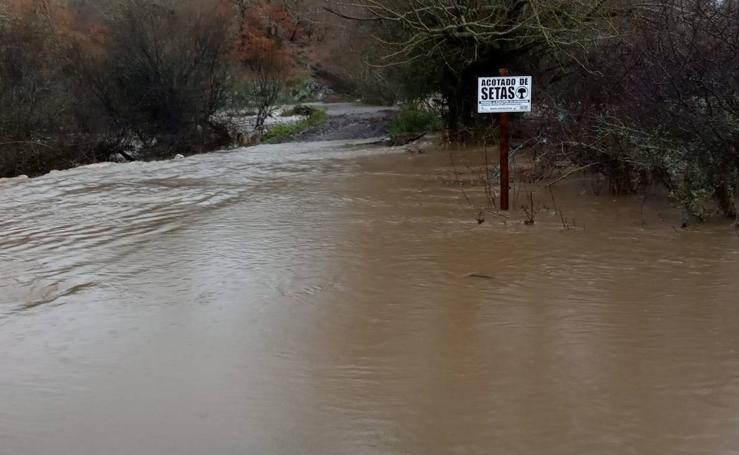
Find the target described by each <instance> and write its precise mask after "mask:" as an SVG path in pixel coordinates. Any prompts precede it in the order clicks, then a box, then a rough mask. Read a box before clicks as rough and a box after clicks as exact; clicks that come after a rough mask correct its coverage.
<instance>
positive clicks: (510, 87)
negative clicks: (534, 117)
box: [477, 76, 532, 114]
mask: <svg viewBox="0 0 739 455" xmlns="http://www.w3.org/2000/svg"><path fill="white" fill-rule="evenodd" d="M531 92H532V86H531V76H507V77H480V78H478V79H477V112H479V113H480V114H496V113H500V112H531Z"/></svg>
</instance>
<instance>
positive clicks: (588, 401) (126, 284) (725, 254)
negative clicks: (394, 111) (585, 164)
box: [0, 141, 739, 455]
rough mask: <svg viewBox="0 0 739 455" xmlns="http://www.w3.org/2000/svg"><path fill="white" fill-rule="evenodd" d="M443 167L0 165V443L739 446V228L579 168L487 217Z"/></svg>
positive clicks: (555, 448)
mask: <svg viewBox="0 0 739 455" xmlns="http://www.w3.org/2000/svg"><path fill="white" fill-rule="evenodd" d="M449 162H450V160H449V157H448V155H447V153H446V152H443V151H439V152H432V153H428V154H424V155H409V154H406V153H403V152H398V151H393V150H389V149H383V148H379V147H377V146H369V145H366V144H363V143H361V142H354V143H351V142H350V143H347V142H346V141H343V142H333V143H311V144H286V145H274V146H269V145H268V146H259V147H255V148H250V149H243V150H235V151H227V152H219V153H215V154H209V155H201V156H194V157H190V158H187V159H184V160H176V161H170V162H160V163H130V164H116V165H98V166H92V167H88V168H81V169H75V170H70V171H65V172H61V173H56V174H52V175H48V176H45V177H41V178H38V179H33V180H27V181H21V182H4V183H0V454H2V455H6V454H7V455H11V454H12V455H37V454H38V455H41V454H44V455H45V454H70V455H72V454H74V455H88V454H90V455H92V454H95V455H97V454H106V455H115V454H178V455H188V454H193V455H194V454H270V455H271V454H274V455H282V454H284V455H288V454H315V455H334V454H335V455H343V454H355V455H364V454H419V455H425V454H614V455H616V454H618V455H622V454H655V455H656V454H738V453H739V238H738V237H737V235H736V234H735V233H734V232H733V231H732V230H731V229H730V228H728V227H727V225H726V224H725V223H724V224H715V225H704V226H696V227H690V228H688V229H680V228H679V224H680V214H679V212H678V211H676V210H674V209H672V208H670V207H669V206H668V205H667V204H666V203H665V202H664V201H662V200H661V199H659V198H657V197H654V198H650V199H648V200H646V201H643V200H642V199H641V198H619V199H614V198H613V197H609V196H594V195H592V191H590V189H589V188H588V183H587V182H586V181H582V182H577V181H574V182H571V183H567V184H564V183H563V184H558V185H556V186H555V188H556V190H555V192H553V193H552V194H550V193H549V192H545V191H543V190H540V191H538V192H537V193H536V194H535V197H536V204H537V205H538V206H539V210H538V212H537V216H536V223H535V224H534V225H533V226H527V225H524V224H523V222H522V221H523V219H524V215H523V213H522V212H520V211H516V212H514V213H513V214H512V215H511V216H510V218H504V217H500V216H496V215H493V214H488V215H487V216H486V222H485V223H483V224H478V223H477V221H476V217H477V214H478V208H477V205H478V204H481V202H479V201H482V200H484V196H483V193H482V192H481V190H480V189H475V188H468V189H467V190H466V191H464V192H462V190H461V189H460V188H459V187H458V186H455V185H449V184H446V183H444V182H443V180H444V178H443V177H444V176H445V175H449V173H450V172H452V170H451V169H450V165H449ZM552 195H554V196H555V197H556V199H555V201H554V202H553V201H552ZM523 199H525V198H523ZM555 202H556V205H557V206H558V207H559V208H560V209H561V213H559V212H557V211H556V210H554V209H553V206H554V205H555ZM519 205H521V202H520V201H517V204H516V206H519ZM563 218H564V219H565V222H564V223H563ZM567 220H569V221H567ZM565 224H567V225H568V226H569V229H568V228H565Z"/></svg>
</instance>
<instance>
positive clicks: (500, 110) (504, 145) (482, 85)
mask: <svg viewBox="0 0 739 455" xmlns="http://www.w3.org/2000/svg"><path fill="white" fill-rule="evenodd" d="M531 82H532V81H531V76H511V73H510V72H509V71H508V69H506V68H503V69H501V70H500V75H499V76H497V77H479V78H477V112H478V113H480V114H499V117H498V120H499V121H498V124H499V126H500V209H501V210H508V209H509V208H510V201H509V192H510V185H511V182H510V170H509V163H508V154H509V145H510V131H509V124H510V118H509V115H508V113H509V112H531V92H532V83H531Z"/></svg>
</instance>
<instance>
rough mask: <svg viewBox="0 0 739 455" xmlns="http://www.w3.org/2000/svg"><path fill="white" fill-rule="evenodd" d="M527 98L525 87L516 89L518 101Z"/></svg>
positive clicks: (527, 93) (527, 91)
mask: <svg viewBox="0 0 739 455" xmlns="http://www.w3.org/2000/svg"><path fill="white" fill-rule="evenodd" d="M527 96H529V89H527V88H526V87H519V88H518V99H520V100H524V99H526V97H527Z"/></svg>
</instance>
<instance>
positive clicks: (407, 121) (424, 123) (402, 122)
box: [390, 104, 441, 137]
mask: <svg viewBox="0 0 739 455" xmlns="http://www.w3.org/2000/svg"><path fill="white" fill-rule="evenodd" d="M440 126H441V117H440V116H439V114H437V113H436V112H433V111H431V110H429V109H426V108H424V107H422V106H419V105H416V104H408V105H405V106H403V108H402V109H401V110H400V113H399V114H398V115H397V116H396V117H395V119H393V122H392V124H391V125H390V136H391V137H395V136H398V135H400V134H406V133H414V134H421V133H424V132H427V131H434V130H437V129H439V127H440Z"/></svg>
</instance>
